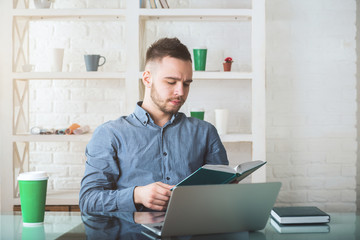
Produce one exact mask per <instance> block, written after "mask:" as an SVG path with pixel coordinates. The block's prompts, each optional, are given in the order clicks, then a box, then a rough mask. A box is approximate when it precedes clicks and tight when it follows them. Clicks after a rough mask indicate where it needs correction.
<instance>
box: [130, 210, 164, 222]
mask: <svg viewBox="0 0 360 240" xmlns="http://www.w3.org/2000/svg"><path fill="white" fill-rule="evenodd" d="M164 218H165V213H164V212H134V222H135V223H138V224H148V223H160V222H162V221H164Z"/></svg>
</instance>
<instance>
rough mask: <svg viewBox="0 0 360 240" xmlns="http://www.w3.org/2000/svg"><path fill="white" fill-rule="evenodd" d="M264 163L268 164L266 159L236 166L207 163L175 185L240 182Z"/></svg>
mask: <svg viewBox="0 0 360 240" xmlns="http://www.w3.org/2000/svg"><path fill="white" fill-rule="evenodd" d="M264 164H266V162H264V161H251V162H246V163H242V164H239V165H237V166H236V167H235V168H232V167H230V166H228V165H210V164H206V165H204V166H202V167H201V168H199V169H198V170H196V171H195V172H193V173H192V174H190V175H189V176H188V177H186V178H185V179H184V180H182V181H181V182H179V183H178V184H176V186H175V187H178V186H189V185H207V184H226V183H232V182H239V181H241V180H242V179H244V178H245V177H247V176H248V175H250V174H251V173H252V172H254V171H255V170H257V169H258V168H260V167H261V166H263V165H264ZM175 187H174V188H175Z"/></svg>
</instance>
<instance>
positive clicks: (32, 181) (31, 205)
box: [18, 171, 49, 227]
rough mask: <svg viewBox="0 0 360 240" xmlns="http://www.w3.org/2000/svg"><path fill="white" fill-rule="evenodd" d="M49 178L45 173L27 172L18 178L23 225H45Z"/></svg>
mask: <svg viewBox="0 0 360 240" xmlns="http://www.w3.org/2000/svg"><path fill="white" fill-rule="evenodd" d="M48 179H49V177H48V176H47V174H46V173H45V172H42V171H39V172H25V173H21V174H20V175H19V177H18V182H19V190H20V203H21V213H22V218H23V225H24V226H26V227H32V226H39V225H41V224H43V223H44V216H45V203H46V189H47V182H48Z"/></svg>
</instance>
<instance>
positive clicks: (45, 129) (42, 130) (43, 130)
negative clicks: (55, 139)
mask: <svg viewBox="0 0 360 240" xmlns="http://www.w3.org/2000/svg"><path fill="white" fill-rule="evenodd" d="M54 132H55V131H54V129H47V128H43V129H41V130H40V134H41V135H50V134H54Z"/></svg>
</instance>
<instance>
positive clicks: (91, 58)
mask: <svg viewBox="0 0 360 240" xmlns="http://www.w3.org/2000/svg"><path fill="white" fill-rule="evenodd" d="M101 58H102V59H103V60H104V61H103V63H101V64H100V59H101ZM84 59H85V65H86V71H88V72H96V71H97V70H98V67H100V66H102V65H104V64H105V63H106V58H105V57H104V56H100V55H98V54H85V55H84Z"/></svg>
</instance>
